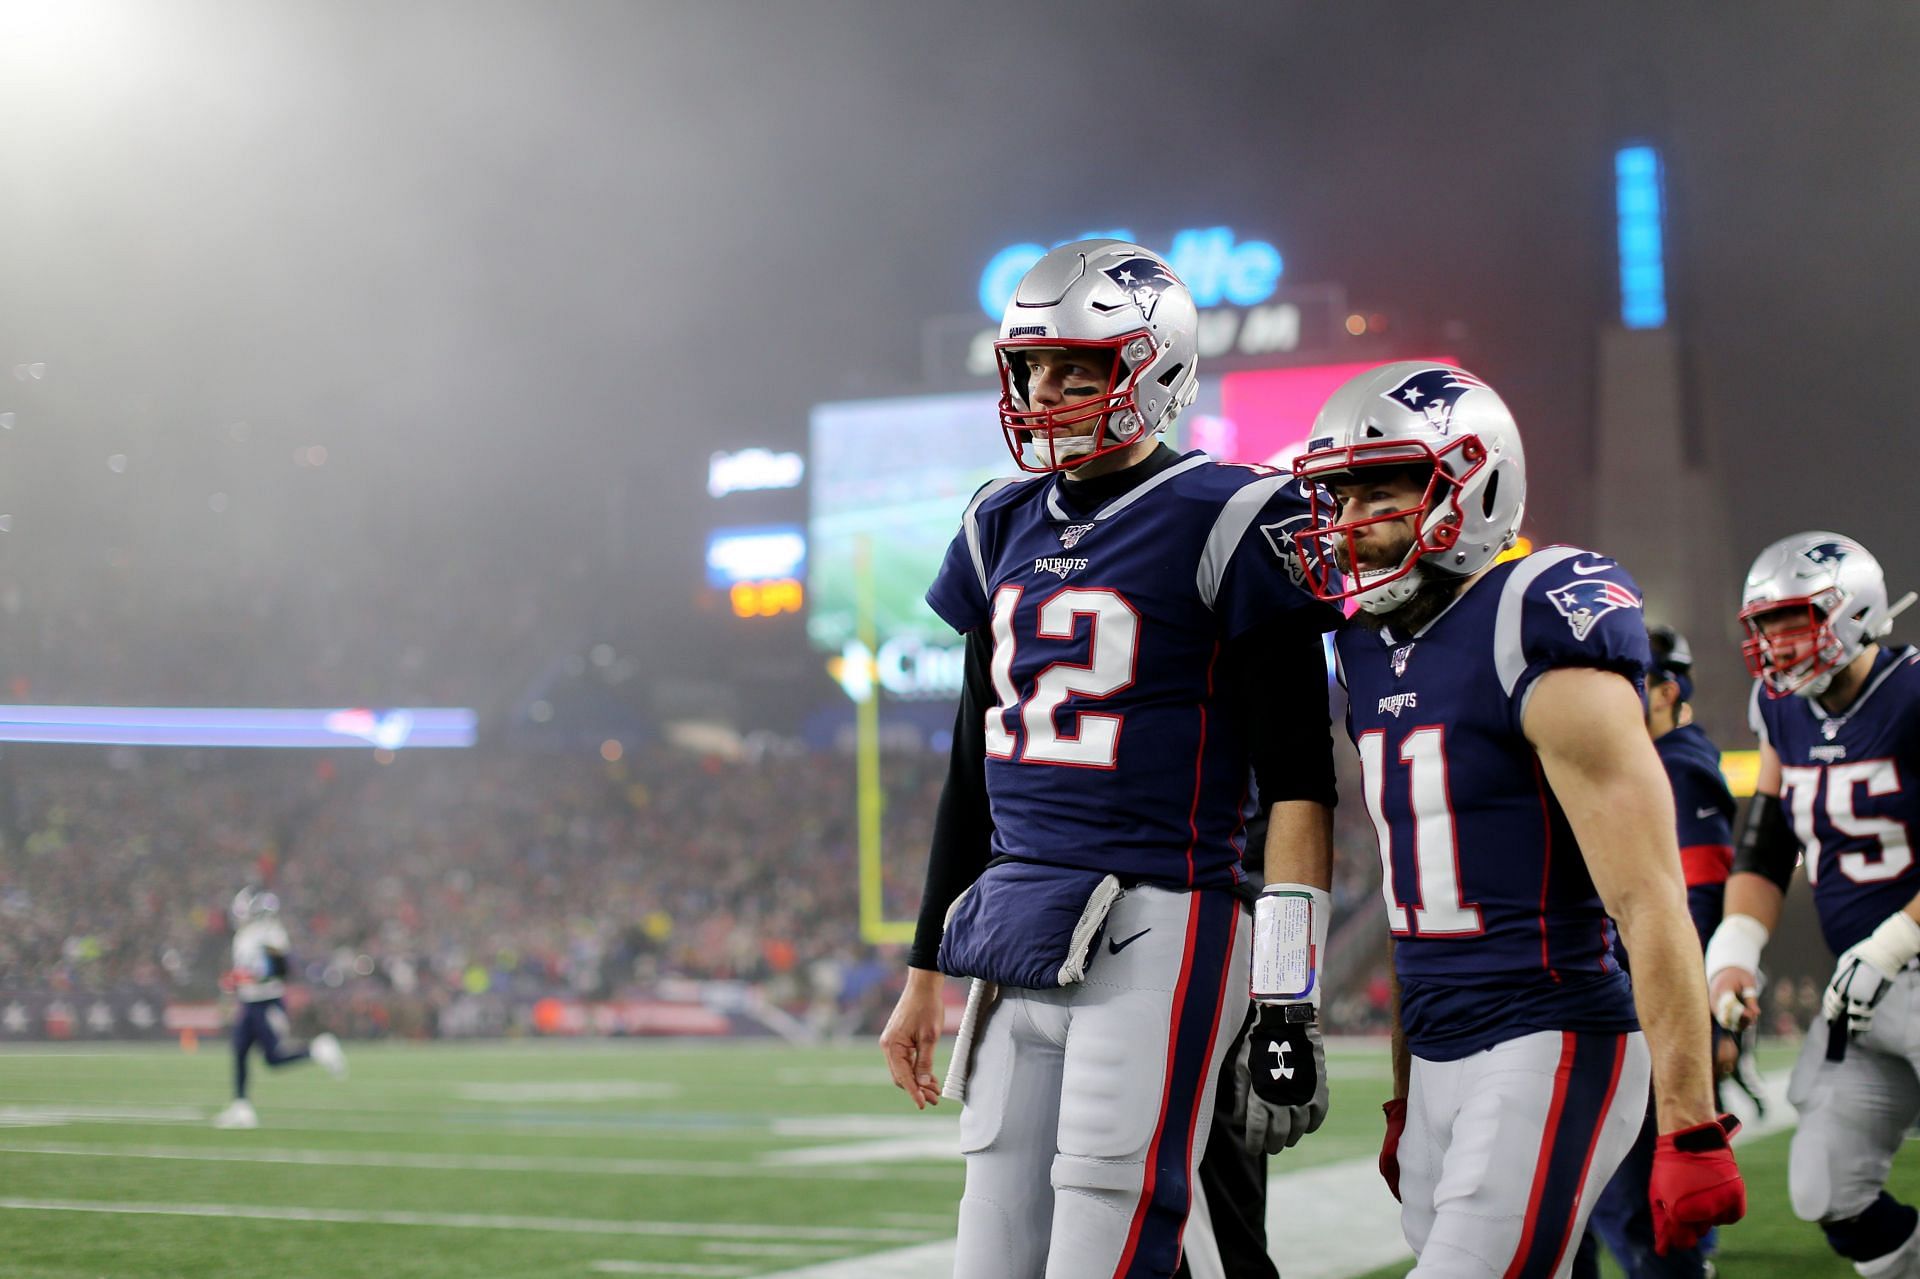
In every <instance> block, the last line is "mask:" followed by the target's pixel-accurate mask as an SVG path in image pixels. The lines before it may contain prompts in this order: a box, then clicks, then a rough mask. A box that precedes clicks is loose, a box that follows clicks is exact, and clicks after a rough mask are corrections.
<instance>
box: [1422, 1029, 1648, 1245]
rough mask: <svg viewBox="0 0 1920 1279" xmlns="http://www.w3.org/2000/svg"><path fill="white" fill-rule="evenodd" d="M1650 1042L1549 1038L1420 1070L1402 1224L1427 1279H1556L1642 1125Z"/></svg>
mask: <svg viewBox="0 0 1920 1279" xmlns="http://www.w3.org/2000/svg"><path fill="white" fill-rule="evenodd" d="M1651 1076H1652V1058H1651V1056H1650V1054H1649V1053H1648V1051H1647V1043H1646V1037H1645V1036H1644V1035H1642V1034H1641V1033H1640V1032H1638V1031H1635V1032H1633V1033H1632V1034H1624V1035H1622V1034H1576V1033H1573V1032H1570V1031H1567V1032H1562V1031H1541V1032H1537V1033H1535V1034H1530V1035H1522V1036H1520V1037H1519V1038H1518V1039H1510V1040H1508V1041H1507V1042H1505V1043H1503V1044H1498V1045H1496V1046H1494V1047H1493V1048H1490V1049H1487V1050H1486V1051H1484V1052H1478V1053H1474V1054H1473V1055H1472V1056H1469V1057H1465V1058H1462V1059H1461V1060H1459V1061H1427V1060H1424V1059H1422V1058H1420V1057H1415V1058H1414V1059H1413V1078H1412V1087H1411V1090H1410V1092H1409V1095H1408V1098H1407V1126H1406V1131H1405V1133H1404V1135H1403V1136H1402V1137H1401V1139H1400V1195H1401V1208H1400V1224H1401V1227H1402V1229H1404V1230H1405V1231H1406V1236H1407V1243H1408V1245H1409V1246H1410V1247H1412V1249H1413V1251H1414V1252H1415V1253H1416V1254H1417V1255H1418V1256H1419V1259H1420V1260H1419V1263H1418V1264H1417V1265H1416V1266H1415V1267H1414V1268H1413V1271H1412V1275H1413V1276H1418V1277H1419V1279H1487V1277H1489V1276H1492V1277H1495V1279H1502V1277H1504V1279H1550V1277H1552V1276H1564V1275H1566V1274H1567V1273H1568V1272H1569V1271H1570V1270H1571V1268H1572V1266H1573V1256H1574V1252H1575V1251H1576V1245H1577V1243H1578V1241H1579V1238H1580V1233H1581V1231H1583V1230H1584V1229H1586V1223H1587V1214H1588V1212H1589V1211H1591V1210H1592V1208H1593V1201H1594V1199H1595V1197H1597V1196H1598V1195H1599V1193H1600V1190H1601V1188H1602V1187H1604V1186H1605V1185H1606V1184H1607V1182H1608V1181H1609V1180H1610V1179H1611V1178H1612V1176H1613V1170H1614V1169H1615V1168H1616V1167H1618V1166H1619V1164H1620V1161H1621V1160H1622V1159H1624V1158H1626V1155H1627V1151H1628V1150H1630V1149H1631V1148H1632V1147H1633V1143H1634V1139H1635V1138H1636V1137H1637V1136H1638V1135H1639V1132H1640V1124H1641V1122H1642V1120H1643V1119H1644V1118H1645V1117H1646V1109H1647V1095H1648V1084H1649V1081H1650V1078H1651Z"/></svg>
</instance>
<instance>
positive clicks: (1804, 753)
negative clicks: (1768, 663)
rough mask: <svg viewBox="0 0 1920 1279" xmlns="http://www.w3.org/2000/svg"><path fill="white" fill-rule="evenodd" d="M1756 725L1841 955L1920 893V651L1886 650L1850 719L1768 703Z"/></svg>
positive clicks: (1759, 704)
mask: <svg viewBox="0 0 1920 1279" xmlns="http://www.w3.org/2000/svg"><path fill="white" fill-rule="evenodd" d="M1752 719H1753V728H1754V731H1755V732H1757V733H1758V734H1759V735H1760V740H1761V741H1763V742H1765V743H1767V744H1768V745H1769V746H1771V747H1773V749H1774V752H1775V753H1776V754H1777V755H1779V757H1780V805H1781V807H1782V808H1783V809H1785V810H1786V813H1787V817H1788V820H1789V821H1791V822H1792V824H1793V830H1794V834H1795V835H1797V836H1798V837H1799V839H1800V851H1801V855H1802V856H1803V857H1804V858H1805V859H1806V866H1807V882H1808V883H1810V884H1812V885H1813V904H1814V907H1815V909H1816V910H1817V911H1818V913H1819V915H1820V932H1821V935H1822V936H1824V937H1825V938H1826V940H1827V945H1828V946H1829V947H1831V948H1832V949H1833V952H1834V953H1835V954H1839V953H1840V952H1841V951H1843V950H1845V949H1846V948H1847V947H1849V946H1851V945H1853V944H1854V943H1855V942H1858V941H1860V940H1861V939H1862V938H1864V937H1865V936H1866V935H1867V934H1868V933H1870V932H1872V931H1873V930H1874V929H1875V928H1876V927H1878V926H1879V924H1880V922H1881V921H1882V920H1884V919H1885V918H1886V917H1887V916H1888V915H1891V914H1892V913H1893V912H1894V911H1896V910H1899V909H1900V908H1901V907H1902V906H1904V905H1906V904H1907V903H1908V902H1909V901H1911V900H1912V899H1913V896H1914V893H1915V892H1916V891H1920V868H1916V867H1915V865H1914V860H1913V841H1912V834H1913V831H1914V829H1915V827H1916V826H1920V788H1917V784H1920V652H1916V651H1915V650H1914V649H1912V648H1910V647H1908V646H1905V645H1902V646H1901V647H1899V648H1889V649H1883V650H1881V652H1880V654H1879V655H1878V657H1876V658H1875V660H1874V664H1873V672H1872V674H1871V675H1869V676H1868V678H1867V683H1866V686H1865V687H1864V688H1862V689H1861V690H1860V695H1859V696H1858V697H1856V698H1854V699H1853V705H1851V706H1849V707H1848V708H1847V710H1846V712H1845V713H1844V714H1841V715H1828V714H1827V713H1826V711H1825V710H1824V709H1823V708H1822V707H1821V706H1820V705H1819V704H1818V703H1817V702H1815V701H1813V700H1812V699H1811V698H1805V697H1783V698H1780V699H1778V700H1777V701H1776V700H1772V699H1769V698H1767V697H1765V696H1763V695H1762V694H1761V692H1760V686H1759V685H1758V684H1755V685H1754V693H1753V703H1752Z"/></svg>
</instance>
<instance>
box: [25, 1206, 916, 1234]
mask: <svg viewBox="0 0 1920 1279" xmlns="http://www.w3.org/2000/svg"><path fill="white" fill-rule="evenodd" d="M0 1211H14V1212H74V1213H88V1214H96V1213H97V1214H102V1215H106V1216H133V1217H213V1218H222V1219H228V1220H235V1219H237V1220H245V1221H317V1222H326V1223H329V1224H334V1225H346V1226H429V1227H435V1228H438V1229H443V1230H540V1231H550V1232H552V1233H555V1234H569V1235H627V1236H634V1237H640V1238H655V1239H662V1238H664V1239H766V1240H774V1241H787V1240H794V1239H799V1240H819V1241H822V1242H835V1243H856V1244H857V1243H905V1242H907V1241H909V1240H911V1239H914V1238H916V1237H918V1236H917V1232H914V1231H908V1230H894V1229H889V1228H886V1227H861V1226H774V1225H765V1224H760V1223H746V1222H739V1223H728V1222H714V1221H596V1220H594V1219H592V1218H588V1217H523V1216H513V1215H506V1214H498V1213H469V1212H397V1211H377V1210H369V1209H359V1208H300V1207H291V1206H289V1207H271V1206H265V1205H256V1204H193V1203H122V1202H117V1201H115V1202H89V1201H87V1200H79V1199H21V1198H13V1197H7V1198H0Z"/></svg>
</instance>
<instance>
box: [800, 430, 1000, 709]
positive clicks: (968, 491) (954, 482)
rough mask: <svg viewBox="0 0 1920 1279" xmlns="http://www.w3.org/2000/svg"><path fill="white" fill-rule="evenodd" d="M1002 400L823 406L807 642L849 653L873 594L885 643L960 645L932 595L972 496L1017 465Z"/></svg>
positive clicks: (814, 456) (814, 479)
mask: <svg viewBox="0 0 1920 1279" xmlns="http://www.w3.org/2000/svg"><path fill="white" fill-rule="evenodd" d="M998 403H999V400H998V396H996V395H992V394H982V393H970V394H965V395H927V396H913V397H908V398H903V399H887V400H861V401H857V402H853V403H842V404H822V405H819V406H818V407H816V408H815V409H814V410H813V419H812V431H811V435H812V443H811V455H810V458H809V460H810V463H811V465H810V467H809V473H810V475H811V488H810V508H811V509H810V511H809V516H808V521H807V533H808V537H809V540H810V541H811V543H812V546H811V550H812V555H811V557H810V559H809V563H808V574H807V595H808V597H809V600H810V612H809V614H808V618H807V634H808V636H809V637H810V638H811V639H812V641H813V643H814V645H815V646H816V647H818V648H819V649H821V650H822V651H823V652H828V653H843V652H844V651H845V650H846V648H847V646H848V644H850V643H854V642H857V641H859V640H860V634H861V630H862V625H861V601H862V598H863V596H865V597H866V598H867V599H868V601H869V603H868V613H869V616H870V622H871V626H872V629H873V632H874V637H875V640H876V642H877V644H885V643H886V642H887V641H889V640H893V639H901V640H903V641H909V642H913V643H925V642H932V643H936V644H940V645H951V644H954V643H956V642H957V641H956V639H955V636H954V634H953V632H952V631H951V630H950V629H949V628H948V627H947V624H946V623H945V622H942V621H941V620H940V619H939V618H938V617H936V616H935V615H934V612H933V610H932V609H930V608H928V607H927V605H926V601H925V600H924V599H923V598H922V596H923V595H924V594H925V593H926V589H927V587H928V585H929V584H930V583H931V582H932V581H933V575H934V573H935V572H936V571H937V570H938V569H939V567H940V558H941V556H942V555H944V554H945V553H946V549H947V543H948V542H950V541H952V540H953V535H954V532H955V531H956V530H957V529H958V528H959V527H960V513H961V512H962V511H963V510H965V509H966V505H967V499H968V498H970V497H972V496H973V493H974V491H975V490H976V489H978V488H979V487H980V486H981V485H982V484H985V483H986V482H987V481H988V480H990V479H992V478H993V477H994V476H996V475H1004V474H1006V473H1007V472H1009V471H1011V470H1012V469H1013V458H1012V456H1011V455H1010V454H1009V453H1008V452H1007V446H1006V444H1005V442H1004V437H1003V436H1002V435H1001V433H1000V428H999V420H1000V419H999V408H998ZM958 689H959V685H958V684H957V683H955V684H953V686H952V687H951V688H944V687H942V688H939V689H930V690H926V692H925V693H924V694H922V695H926V696H950V695H951V694H952V693H953V692H956V691H958Z"/></svg>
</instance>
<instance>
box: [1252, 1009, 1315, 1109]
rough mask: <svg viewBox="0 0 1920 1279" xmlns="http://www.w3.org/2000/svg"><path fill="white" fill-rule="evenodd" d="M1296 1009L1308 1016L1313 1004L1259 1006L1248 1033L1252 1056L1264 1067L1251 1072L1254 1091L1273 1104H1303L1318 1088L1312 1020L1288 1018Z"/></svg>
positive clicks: (1309, 1099)
mask: <svg viewBox="0 0 1920 1279" xmlns="http://www.w3.org/2000/svg"><path fill="white" fill-rule="evenodd" d="M1295 1010H1301V1011H1303V1012H1305V1013H1306V1014H1308V1015H1311V1014H1312V1012H1313V1006H1312V1005H1311V1004H1279V1005H1275V1004H1266V1005H1262V1006H1261V1008H1260V1019H1259V1020H1258V1021H1257V1022H1255V1023H1254V1027H1253V1030H1252V1032H1251V1035H1252V1044H1253V1059H1254V1060H1255V1061H1258V1062H1260V1063H1262V1065H1263V1067H1264V1068H1263V1069H1260V1070H1256V1071H1254V1072H1253V1090H1254V1091H1255V1092H1257V1093H1259V1094H1260V1096H1261V1097H1262V1098H1263V1099H1265V1100H1267V1101H1270V1102H1272V1103H1273V1104H1274V1105H1276V1106H1305V1105H1307V1104H1308V1103H1310V1102H1312V1101H1313V1096H1314V1094H1315V1093H1316V1092H1318V1091H1319V1088H1320V1072H1319V1070H1318V1069H1317V1068H1316V1063H1315V1061H1314V1054H1313V1040H1312V1038H1311V1035H1310V1032H1311V1031H1312V1029H1313V1023H1312V1022H1310V1021H1305V1020H1299V1021H1295V1020H1291V1019H1290V1014H1292V1015H1295V1016H1297V1015H1298V1014H1297V1013H1296V1012H1295Z"/></svg>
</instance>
